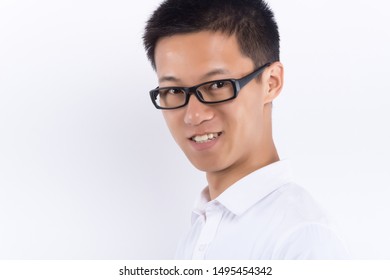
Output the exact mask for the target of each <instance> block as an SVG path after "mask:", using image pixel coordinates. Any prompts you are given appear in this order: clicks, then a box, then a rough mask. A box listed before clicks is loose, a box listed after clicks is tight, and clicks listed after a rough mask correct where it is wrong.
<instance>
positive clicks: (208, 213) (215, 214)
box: [192, 203, 222, 260]
mask: <svg viewBox="0 0 390 280" xmlns="http://www.w3.org/2000/svg"><path fill="white" fill-rule="evenodd" d="M202 218H203V223H204V225H203V227H202V230H201V232H200V235H199V238H198V241H197V243H196V245H195V248H194V252H193V256H192V258H193V259H196V260H203V259H204V258H205V254H206V252H207V249H208V247H209V245H210V243H211V242H212V241H213V240H214V238H215V235H216V233H217V230H218V226H219V223H220V222H221V219H222V211H221V209H220V208H219V207H218V205H216V204H214V203H212V204H210V205H208V206H207V207H206V209H205V213H204V214H203V215H202Z"/></svg>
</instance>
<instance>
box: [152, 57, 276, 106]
mask: <svg viewBox="0 0 390 280" xmlns="http://www.w3.org/2000/svg"><path fill="white" fill-rule="evenodd" d="M270 65H271V63H266V64H264V65H263V66H261V67H260V68H257V69H256V70H255V71H253V72H252V73H250V74H248V75H246V76H245V77H243V78H241V79H223V80H215V81H209V82H205V83H201V84H199V85H196V86H193V87H162V88H159V87H157V88H156V89H153V90H151V91H150V92H149V93H150V98H151V99H152V102H153V104H154V106H156V108H157V109H163V110H172V109H177V108H181V107H184V106H186V105H187V104H188V101H189V100H190V95H191V94H195V96H196V98H197V99H198V100H199V101H200V102H202V103H204V104H216V103H221V102H225V101H229V100H232V99H234V98H236V97H237V95H238V92H239V91H240V89H242V88H243V87H244V86H245V85H246V84H248V83H249V82H250V81H251V80H252V79H254V78H255V77H257V76H258V75H260V74H261V73H262V72H263V71H264V70H265V68H267V67H268V66H270Z"/></svg>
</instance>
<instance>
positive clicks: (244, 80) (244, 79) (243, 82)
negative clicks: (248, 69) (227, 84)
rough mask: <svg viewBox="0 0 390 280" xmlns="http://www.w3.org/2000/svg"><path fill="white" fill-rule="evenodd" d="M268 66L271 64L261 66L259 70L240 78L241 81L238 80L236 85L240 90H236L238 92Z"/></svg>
mask: <svg viewBox="0 0 390 280" xmlns="http://www.w3.org/2000/svg"><path fill="white" fill-rule="evenodd" d="M270 65H271V62H268V63H266V64H264V65H263V66H261V67H260V68H258V69H256V70H255V71H254V72H252V73H250V74H249V75H246V76H245V77H242V78H241V79H239V80H238V85H239V86H240V88H238V89H237V90H240V89H241V88H242V87H244V86H245V85H246V84H247V83H249V82H250V81H251V80H252V79H253V78H254V77H256V76H258V75H260V74H261V73H262V72H263V71H264V70H265V68H267V67H268V66H270Z"/></svg>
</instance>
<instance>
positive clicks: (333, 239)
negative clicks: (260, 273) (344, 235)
mask: <svg viewBox="0 0 390 280" xmlns="http://www.w3.org/2000/svg"><path fill="white" fill-rule="evenodd" d="M273 259H285V260H340V259H350V254H349V252H348V250H347V248H346V246H345V244H344V242H343V241H342V240H341V239H340V238H339V237H338V235H337V234H336V233H335V231H334V230H333V229H332V228H330V227H329V226H326V225H322V224H305V225H301V226H299V227H297V228H295V229H293V230H291V231H290V232H289V233H287V234H286V235H285V237H284V238H282V240H281V241H280V242H279V244H278V246H277V248H276V249H275V251H274V256H273Z"/></svg>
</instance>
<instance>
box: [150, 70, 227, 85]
mask: <svg viewBox="0 0 390 280" xmlns="http://www.w3.org/2000/svg"><path fill="white" fill-rule="evenodd" d="M222 74H230V71H229V70H227V69H222V68H217V69H214V70H211V71H209V72H207V73H206V74H204V75H203V76H201V77H200V80H206V79H208V78H211V77H212V76H215V75H222ZM158 81H159V83H162V82H175V83H179V82H180V81H181V80H180V79H179V78H176V77H175V76H162V77H160V78H159V79H158Z"/></svg>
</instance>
